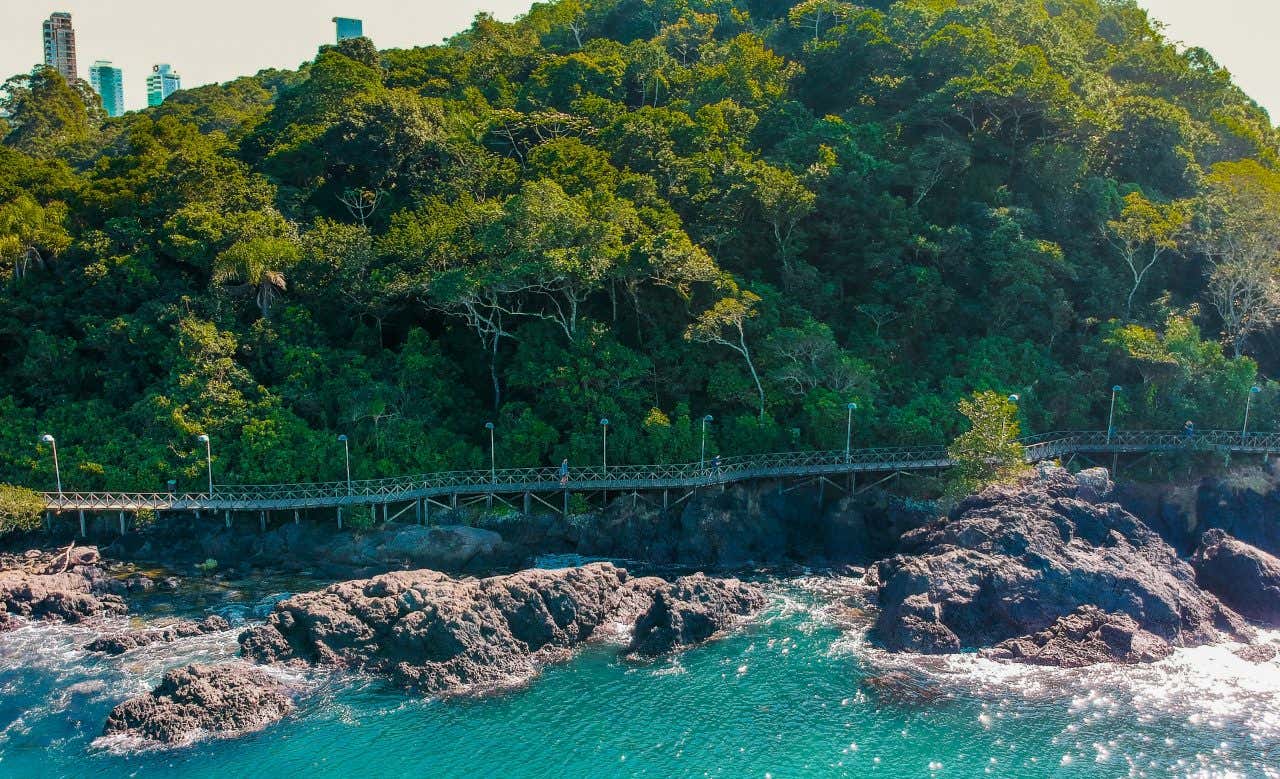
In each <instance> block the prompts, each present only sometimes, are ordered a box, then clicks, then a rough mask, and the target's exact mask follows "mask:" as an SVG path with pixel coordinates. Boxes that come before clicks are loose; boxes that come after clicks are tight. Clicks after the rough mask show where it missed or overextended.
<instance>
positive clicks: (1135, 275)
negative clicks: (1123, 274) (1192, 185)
mask: <svg viewBox="0 0 1280 779" xmlns="http://www.w3.org/2000/svg"><path fill="white" fill-rule="evenodd" d="M1191 213H1192V212H1191V204H1190V203H1187V202H1184V201H1175V202H1173V203H1153V202H1152V201H1150V200H1148V199H1147V198H1146V197H1144V196H1143V194H1142V193H1141V192H1131V193H1129V194H1128V195H1125V198H1124V207H1123V208H1122V209H1121V210H1120V214H1119V216H1117V217H1116V218H1115V219H1112V220H1110V221H1108V222H1107V229H1106V235H1107V238H1108V240H1110V241H1111V245H1112V246H1114V247H1115V249H1116V252H1117V253H1118V254H1119V255H1120V258H1121V259H1122V260H1124V263H1125V267H1127V268H1128V269H1129V273H1130V275H1131V277H1132V279H1133V284H1132V285H1131V286H1130V287H1129V295H1128V297H1126V298H1125V303H1124V318H1125V319H1128V318H1129V317H1130V316H1131V315H1132V313H1133V298H1134V296H1135V295H1137V294H1138V287H1140V286H1141V285H1142V280H1143V279H1144V278H1146V276H1147V273H1149V272H1150V271H1151V269H1152V268H1153V267H1155V264H1156V263H1157V262H1159V261H1160V258H1161V257H1163V256H1164V255H1165V254H1166V253H1167V252H1170V251H1175V250H1177V248H1178V246H1179V242H1180V241H1181V240H1182V239H1183V237H1184V235H1185V232H1186V230H1187V228H1188V227H1189V226H1190V223H1191Z"/></svg>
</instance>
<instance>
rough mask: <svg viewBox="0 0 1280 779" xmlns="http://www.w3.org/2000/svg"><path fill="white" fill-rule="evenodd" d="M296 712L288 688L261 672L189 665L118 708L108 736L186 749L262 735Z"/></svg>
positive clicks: (106, 730) (244, 666) (240, 665)
mask: <svg viewBox="0 0 1280 779" xmlns="http://www.w3.org/2000/svg"><path fill="white" fill-rule="evenodd" d="M292 708H293V703H292V701H291V700H290V699H289V695H288V693H287V691H286V690H285V688H284V687H283V686H282V685H281V684H280V683H279V682H277V681H276V680H275V679H273V678H272V677H271V676H270V675H268V674H267V673H266V672H265V671H263V670H261V669H259V668H255V667H253V666H251V665H248V664H246V663H230V664H226V665H217V666H209V665H189V666H187V667H186V668H174V669H172V670H170V671H166V672H165V675H164V678H163V679H161V680H160V684H159V686H158V687H156V688H155V689H154V690H153V691H151V692H149V693H147V694H146V695H140V696H138V697H136V698H131V699H130V700H127V701H125V702H124V703H122V704H120V705H119V706H117V707H115V709H114V710H113V711H112V712H111V715H110V716H109V717H108V718H107V724H106V727H105V728H104V729H103V733H102V734H103V735H104V736H132V737H135V738H139V739H142V740H144V741H149V742H155V743H158V744H162V745H165V746H180V745H183V744H187V743H190V742H192V741H194V740H196V739H198V738H202V737H206V736H213V737H225V736H234V735H239V734H242V733H246V732H248V731H253V730H259V729H261V728H264V727H266V726H267V725H270V724H271V723H273V722H276V721H278V720H280V719H281V718H282V717H284V716H285V715H286V714H288V713H289V711H290V710H291V709H292Z"/></svg>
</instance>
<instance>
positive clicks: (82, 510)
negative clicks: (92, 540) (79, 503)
mask: <svg viewBox="0 0 1280 779" xmlns="http://www.w3.org/2000/svg"><path fill="white" fill-rule="evenodd" d="M87 535H88V533H86V532H84V509H80V537H81V538H84V537H85V536H87Z"/></svg>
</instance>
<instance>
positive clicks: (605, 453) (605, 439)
mask: <svg viewBox="0 0 1280 779" xmlns="http://www.w3.org/2000/svg"><path fill="white" fill-rule="evenodd" d="M600 465H601V466H602V468H603V471H604V478H605V480H606V481H607V480H608V478H609V418H608V417H601V419H600ZM603 497H604V504H605V505H606V506H608V505H609V488H608V487H605V490H604V496H603Z"/></svg>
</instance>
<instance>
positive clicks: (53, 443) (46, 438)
mask: <svg viewBox="0 0 1280 779" xmlns="http://www.w3.org/2000/svg"><path fill="white" fill-rule="evenodd" d="M40 440H41V441H43V442H44V443H46V444H48V445H49V446H50V448H52V449H53V478H54V480H55V481H56V482H57V485H58V499H59V500H61V499H62V467H61V466H60V465H58V441H57V439H55V438H54V437H53V436H51V435H49V434H48V433H45V434H44V435H42V436H40Z"/></svg>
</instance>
